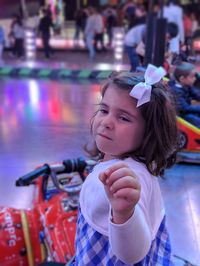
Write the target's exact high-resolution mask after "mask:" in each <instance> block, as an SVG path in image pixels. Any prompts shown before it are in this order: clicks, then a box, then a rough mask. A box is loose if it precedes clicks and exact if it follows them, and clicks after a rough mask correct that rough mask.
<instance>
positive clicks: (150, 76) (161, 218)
mask: <svg viewBox="0 0 200 266" xmlns="http://www.w3.org/2000/svg"><path fill="white" fill-rule="evenodd" d="M164 74H165V72H164V70H163V69H162V68H156V67H154V66H152V65H149V66H148V68H147V70H146V72H145V76H143V74H138V73H130V72H121V73H117V74H115V75H113V76H111V77H110V78H109V79H108V80H107V81H106V82H105V84H104V85H103V86H102V91H101V92H102V99H101V101H100V104H99V108H98V110H97V112H96V113H95V115H94V117H93V120H92V127H91V129H92V136H93V140H94V144H93V145H94V146H93V147H90V149H87V151H88V152H89V153H90V155H92V156H93V157H96V158H97V157H98V158H99V162H98V164H97V165H96V166H95V167H94V169H93V171H92V172H91V173H90V174H89V175H88V177H87V178H86V180H85V182H84V184H83V187H82V190H81V194H80V209H79V216H78V222H77V235H76V255H75V261H74V262H71V263H70V264H69V265H79V266H86V265H88V266H92V265H94V266H96V265H103V266H104V265H107V266H111V265H117V266H121V265H157V266H158V265H165V266H167V265H172V262H171V248H170V242H169V236H168V232H167V229H166V221H165V211H164V205H163V200H162V197H161V192H160V188H159V184H158V179H157V176H161V175H163V173H164V170H165V168H167V167H170V166H172V165H173V164H174V162H175V154H176V146H177V127H176V112H175V108H174V104H173V100H172V98H171V95H170V92H169V90H168V88H167V87H166V85H165V84H163V83H162V82H161V81H160V79H161V78H162V77H163V76H164ZM144 77H145V80H144Z"/></svg>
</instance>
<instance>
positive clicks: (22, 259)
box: [0, 158, 95, 266]
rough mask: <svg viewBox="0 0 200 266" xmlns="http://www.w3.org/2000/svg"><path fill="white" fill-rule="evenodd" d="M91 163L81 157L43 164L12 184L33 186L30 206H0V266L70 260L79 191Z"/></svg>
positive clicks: (93, 162)
mask: <svg viewBox="0 0 200 266" xmlns="http://www.w3.org/2000/svg"><path fill="white" fill-rule="evenodd" d="M94 164H95V161H92V160H91V161H90V160H87V161H86V160H83V159H81V158H78V159H74V160H65V161H63V162H62V164H54V165H48V164H45V165H43V166H41V167H38V168H37V169H35V170H34V171H32V172H30V173H28V174H27V175H25V176H22V177H20V178H19V179H18V180H17V181H16V186H29V185H34V196H33V204H32V206H33V207H31V209H28V210H21V209H14V208H9V207H0V265H3V266H17V265H21V266H34V265H39V264H40V263H42V262H47V261H57V262H63V263H66V262H68V261H69V260H70V259H71V258H72V257H73V255H74V240H75V230H76V219H77V207H78V199H79V191H80V188H81V185H82V182H83V180H84V179H85V177H86V176H87V174H88V173H89V171H90V170H91V168H92V167H93V165H94Z"/></svg>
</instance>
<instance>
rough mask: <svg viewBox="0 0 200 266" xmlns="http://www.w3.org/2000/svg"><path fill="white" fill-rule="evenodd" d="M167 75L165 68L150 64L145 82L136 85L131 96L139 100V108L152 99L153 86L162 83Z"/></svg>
mask: <svg viewBox="0 0 200 266" xmlns="http://www.w3.org/2000/svg"><path fill="white" fill-rule="evenodd" d="M165 75H166V71H165V70H164V68H163V67H156V66H154V65H151V64H149V65H148V66H147V69H146V71H145V74H144V80H145V81H144V82H140V83H138V84H137V85H135V86H134V87H133V88H132V90H131V92H130V95H131V96H132V97H133V98H136V99H137V100H138V102H137V107H139V106H140V105H142V104H144V103H147V102H149V101H150V98H151V90H152V85H153V84H155V83H157V82H158V81H160V80H161V79H162V78H163V77H164V76H165Z"/></svg>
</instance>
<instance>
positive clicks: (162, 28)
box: [153, 0, 167, 66]
mask: <svg viewBox="0 0 200 266" xmlns="http://www.w3.org/2000/svg"><path fill="white" fill-rule="evenodd" d="M155 27H156V31H155V32H156V34H155V46H154V52H153V64H154V65H156V66H163V64H164V60H165V38H166V27H167V20H166V19H165V18H163V0H160V17H159V18H157V19H156V25H155Z"/></svg>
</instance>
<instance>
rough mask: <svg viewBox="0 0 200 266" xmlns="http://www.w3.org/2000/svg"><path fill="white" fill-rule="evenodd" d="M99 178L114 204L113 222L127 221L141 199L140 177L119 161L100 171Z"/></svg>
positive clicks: (112, 204)
mask: <svg viewBox="0 0 200 266" xmlns="http://www.w3.org/2000/svg"><path fill="white" fill-rule="evenodd" d="M99 179H100V180H101V182H102V183H103V184H104V187H105V191H106V194H107V196H108V199H109V201H110V204H111V206H112V218H113V222H114V223H117V224H122V223H125V222H126V221H127V220H128V219H129V218H130V217H131V216H132V214H133V212H134V208H135V205H136V204H137V203H138V201H139V199H140V191H141V187H140V183H139V181H138V177H137V176H136V175H135V173H134V172H133V171H132V170H131V169H130V167H129V166H128V165H127V164H126V163H124V162H119V163H116V164H114V165H112V166H111V167H109V168H108V169H106V170H105V171H104V172H102V173H100V175H99Z"/></svg>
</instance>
